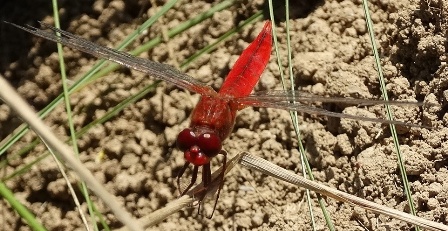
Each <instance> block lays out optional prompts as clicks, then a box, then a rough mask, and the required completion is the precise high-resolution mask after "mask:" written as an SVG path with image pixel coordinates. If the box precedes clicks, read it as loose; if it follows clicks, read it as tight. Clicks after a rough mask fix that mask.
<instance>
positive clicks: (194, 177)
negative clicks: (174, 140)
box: [177, 162, 199, 196]
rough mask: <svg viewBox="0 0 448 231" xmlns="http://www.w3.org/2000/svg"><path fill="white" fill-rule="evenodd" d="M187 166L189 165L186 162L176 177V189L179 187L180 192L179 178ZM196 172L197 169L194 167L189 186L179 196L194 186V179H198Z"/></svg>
mask: <svg viewBox="0 0 448 231" xmlns="http://www.w3.org/2000/svg"><path fill="white" fill-rule="evenodd" d="M189 164H190V163H188V162H187V163H185V165H184V167H183V168H182V169H181V170H180V172H179V175H178V176H177V187H179V191H180V178H181V177H182V175H183V174H184V172H185V170H186V169H187V167H188V165H189ZM198 171H199V167H198V166H194V168H193V173H192V174H191V181H190V184H189V185H188V186H187V187H186V188H185V189H184V190H183V191H182V192H181V194H180V195H181V196H183V195H185V193H187V192H188V190H190V188H191V187H192V186H193V185H194V183H196V179H197V178H198Z"/></svg>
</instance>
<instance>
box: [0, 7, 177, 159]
mask: <svg viewBox="0 0 448 231" xmlns="http://www.w3.org/2000/svg"><path fill="white" fill-rule="evenodd" d="M176 2H177V0H171V1H169V2H168V3H167V4H165V5H164V6H163V7H162V9H161V11H160V12H159V13H157V14H156V15H155V16H154V17H155V18H150V19H148V20H147V21H146V22H145V23H143V24H142V26H141V27H139V28H138V29H137V30H136V32H134V33H132V34H131V35H130V36H128V37H127V38H126V39H125V40H124V41H123V43H121V44H120V45H119V46H118V47H117V49H119V50H121V49H123V48H125V47H126V46H127V45H129V44H130V43H131V42H132V41H134V40H135V39H136V38H137V36H138V35H139V33H141V31H143V30H145V29H146V28H148V27H149V26H151V25H152V24H153V23H154V22H155V21H156V20H157V19H158V18H159V17H160V16H161V15H163V14H164V13H166V12H167V11H168V10H169V9H171V8H172V6H173V5H174V4H175V3H176ZM105 64H106V61H104V60H102V61H99V62H98V63H97V64H95V65H94V66H93V67H92V69H90V70H89V71H88V72H87V73H86V74H84V75H83V76H82V77H81V78H80V79H79V80H77V81H76V82H75V83H74V84H73V85H72V86H70V87H69V91H68V92H69V93H70V94H71V93H73V92H74V91H76V90H78V89H79V88H80V87H82V86H85V84H86V82H89V80H90V79H91V78H92V76H93V75H94V74H95V73H96V72H98V70H100V69H101V68H102V67H103V66H104V65H105ZM62 100H63V94H60V95H59V96H58V97H56V99H54V100H53V101H52V102H51V103H50V104H48V105H47V106H46V107H45V108H44V109H42V110H41V111H39V113H38V114H39V118H44V117H45V116H47V115H48V114H49V113H50V112H51V111H53V110H54V108H55V107H56V106H57V105H59V103H61V102H62ZM28 131H29V128H28V126H27V125H26V124H22V125H20V126H19V127H18V128H17V129H16V130H15V131H14V132H13V134H14V135H13V136H11V137H7V138H6V139H4V140H3V141H2V142H0V156H2V155H3V154H4V153H5V152H6V150H8V149H9V148H10V147H11V146H12V145H13V144H14V143H15V142H17V141H18V140H19V139H20V138H22V137H23V136H24V135H25V134H26V133H27V132H28Z"/></svg>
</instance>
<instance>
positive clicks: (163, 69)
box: [6, 22, 216, 94]
mask: <svg viewBox="0 0 448 231" xmlns="http://www.w3.org/2000/svg"><path fill="white" fill-rule="evenodd" d="M6 23H8V24H11V25H13V26H15V27H17V28H20V29H22V30H25V31H27V32H29V33H31V34H34V35H37V36H39V37H42V38H44V39H47V40H51V41H53V42H57V43H61V44H63V45H65V46H68V47H70V48H73V49H77V50H80V51H82V52H85V53H88V54H91V55H93V56H95V57H98V58H102V59H107V60H110V61H112V62H115V63H118V64H120V65H123V66H126V67H128V68H131V69H134V70H137V71H140V72H143V73H146V74H148V75H150V76H153V77H155V78H158V79H161V80H164V81H166V82H169V83H172V84H174V85H176V86H178V87H180V88H184V89H186V90H189V91H192V92H197V93H199V94H216V92H215V91H214V90H213V89H212V88H211V87H209V86H206V85H204V84H203V83H202V82H200V81H198V80H196V79H194V78H193V77H191V76H189V75H187V74H184V73H182V72H180V71H178V70H177V69H176V68H174V67H172V66H170V65H167V64H162V63H158V62H154V61H151V60H148V59H143V58H139V57H135V56H133V55H131V54H128V53H125V52H121V51H117V50H114V49H111V48H108V47H104V46H101V45H98V44H95V43H93V42H90V41H88V40H86V39H84V38H81V37H79V36H76V35H74V34H71V33H69V32H67V31H63V30H60V29H58V28H55V27H53V26H50V25H47V24H45V23H42V22H40V24H41V26H42V27H43V28H44V29H45V28H47V29H50V30H51V31H47V30H41V29H38V28H35V27H32V26H27V27H23V26H19V25H16V24H14V23H10V22H6ZM55 32H59V33H60V35H56V34H55Z"/></svg>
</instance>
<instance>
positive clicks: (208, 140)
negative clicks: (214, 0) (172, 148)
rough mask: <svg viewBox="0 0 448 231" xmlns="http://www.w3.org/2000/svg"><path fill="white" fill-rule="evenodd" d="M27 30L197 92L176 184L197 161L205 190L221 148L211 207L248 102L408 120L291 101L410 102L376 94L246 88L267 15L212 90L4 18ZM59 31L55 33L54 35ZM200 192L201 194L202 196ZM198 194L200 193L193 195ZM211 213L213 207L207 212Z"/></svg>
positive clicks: (261, 57)
mask: <svg viewBox="0 0 448 231" xmlns="http://www.w3.org/2000/svg"><path fill="white" fill-rule="evenodd" d="M9 24H11V25H13V26H16V27H18V28H20V29H23V30H25V31H27V32H29V33H32V34H34V35H37V36H40V37H42V38H44V39H48V40H51V41H54V42H58V43H61V44H64V45H66V46H68V47H71V48H74V49H78V50H80V51H83V52H86V53H89V54H91V55H94V56H96V57H99V58H103V59H108V60H110V61H113V62H116V63H118V64H121V65H124V66H126V67H128V68H132V69H135V70H137V71H141V72H143V73H146V74H149V75H151V76H154V77H156V78H159V79H161V80H164V81H167V82H170V83H172V84H174V85H176V86H178V87H180V88H184V89H187V90H189V91H192V92H196V93H199V94H201V98H200V100H199V102H198V104H197V106H196V108H195V109H194V110H193V112H192V115H191V124H190V127H189V128H186V129H184V130H183V131H181V132H180V133H179V135H178V138H177V147H178V148H179V149H180V150H181V151H183V152H184V158H185V160H186V163H185V165H184V166H183V168H182V169H181V171H180V173H179V175H178V177H177V184H178V187H179V190H180V178H181V177H182V175H183V174H184V172H185V171H186V169H187V168H188V167H189V165H190V164H192V165H193V173H192V177H191V181H190V183H189V185H188V186H187V187H186V188H185V189H184V190H183V191H182V192H181V195H184V194H185V193H186V192H188V190H189V189H190V188H191V187H192V186H193V185H194V184H195V183H196V179H197V175H198V172H199V167H202V182H203V186H204V189H205V191H207V190H208V187H210V186H211V184H212V176H211V169H210V161H211V159H212V158H213V157H215V156H217V155H218V154H222V155H223V157H224V160H223V169H222V171H221V173H220V175H219V178H220V186H219V188H218V192H217V197H216V201H215V205H214V208H213V211H214V210H215V207H216V203H217V200H218V197H219V194H220V190H221V188H222V186H223V183H224V172H225V168H226V162H227V157H226V153H225V152H224V151H222V142H223V141H224V140H225V139H226V138H227V137H228V136H229V135H230V133H231V132H232V129H233V126H234V124H235V120H236V112H237V111H238V110H241V109H243V108H245V107H248V106H255V107H271V108H279V109H285V110H294V111H301V112H306V113H314V114H323V115H327V116H335V117H343V118H350V119H359V120H366V121H373V122H379V123H393V124H401V125H407V126H418V125H410V124H406V123H403V122H399V121H388V120H383V119H377V118H366V117H359V116H354V115H347V114H340V113H335V112H331V111H326V110H324V109H321V108H313V107H308V106H305V105H300V104H297V103H295V102H297V101H301V102H311V101H321V102H344V103H348V104H363V105H373V104H411V105H414V106H415V105H419V104H418V103H413V102H387V103H386V102H384V101H381V100H366V99H347V98H327V97H320V96H315V95H311V94H304V93H299V92H296V91H283V90H280V91H268V92H258V93H254V94H251V92H252V90H253V89H254V87H255V85H256V83H257V82H258V79H259V78H260V76H261V74H262V72H263V70H264V69H265V67H266V65H267V63H268V61H269V57H270V54H271V48H272V28H271V22H270V21H267V22H266V23H265V24H264V27H263V29H262V31H261V32H260V34H259V35H258V37H257V38H256V39H255V40H254V41H253V42H252V43H251V44H250V45H249V46H248V47H247V48H246V49H245V50H244V51H243V53H242V54H241V56H240V58H239V59H238V60H237V62H236V63H235V65H234V66H233V69H232V70H231V71H230V73H229V74H228V76H227V78H226V79H225V81H224V83H223V85H222V86H221V89H220V90H219V91H218V92H216V91H215V90H213V89H212V88H211V87H209V86H206V85H204V84H203V83H201V82H200V81H198V80H196V79H194V78H192V77H190V76H188V75H186V74H184V73H181V72H179V71H178V70H176V69H175V68H174V67H172V66H169V65H166V64H162V63H157V62H154V61H151V60H147V59H143V58H139V57H135V56H132V55H130V54H128V53H125V52H121V51H117V50H113V49H110V48H107V47H103V46H100V45H97V44H95V43H93V42H90V41H88V40H86V39H83V38H81V37H79V36H76V35H73V34H71V33H69V32H66V31H63V30H60V29H57V28H55V27H52V26H50V25H47V24H44V23H41V26H42V27H43V28H46V29H50V31H48V30H42V29H38V28H35V27H31V26H28V27H22V26H18V25H16V24H13V23H9ZM54 32H59V33H60V34H61V35H60V36H59V35H56V34H55V33H54ZM205 194H206V193H203V194H202V195H204V196H205ZM199 199H200V200H202V199H203V197H202V198H199ZM212 215H213V212H212Z"/></svg>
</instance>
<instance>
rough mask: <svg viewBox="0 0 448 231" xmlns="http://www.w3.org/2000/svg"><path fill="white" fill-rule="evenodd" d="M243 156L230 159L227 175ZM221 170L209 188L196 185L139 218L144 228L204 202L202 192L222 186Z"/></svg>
mask: <svg viewBox="0 0 448 231" xmlns="http://www.w3.org/2000/svg"><path fill="white" fill-rule="evenodd" d="M241 157H242V155H241V154H239V155H236V156H235V157H233V158H232V159H231V160H229V161H228V162H227V163H226V170H225V172H224V176H225V175H227V174H228V173H229V172H230V170H232V169H233V167H235V166H236V165H237V164H238V163H239V161H240V159H241ZM221 171H222V167H220V168H219V169H217V170H216V171H215V172H213V174H212V179H213V180H212V183H211V184H210V186H209V187H208V188H207V189H205V188H204V186H203V185H202V184H199V185H197V186H196V187H194V188H192V189H191V190H190V191H188V192H187V193H186V195H184V196H182V197H179V198H177V199H176V200H174V201H172V202H170V203H168V204H166V205H165V206H164V207H163V208H161V209H159V210H156V211H154V212H152V213H151V214H149V215H147V216H144V217H142V218H139V219H138V221H139V223H140V224H141V225H142V226H143V227H144V228H147V227H151V226H153V225H156V224H157V223H159V222H161V221H163V220H164V219H165V218H167V217H168V216H169V215H171V214H173V213H176V212H178V211H180V210H181V209H183V208H185V207H189V206H191V205H193V203H202V202H201V201H200V200H199V198H203V197H204V195H201V192H204V191H205V192H206V194H207V195H206V196H212V195H213V194H215V192H216V191H217V190H218V187H220V185H221V177H220V173H221ZM125 230H127V229H126V228H121V229H118V230H117V231H125Z"/></svg>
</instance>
